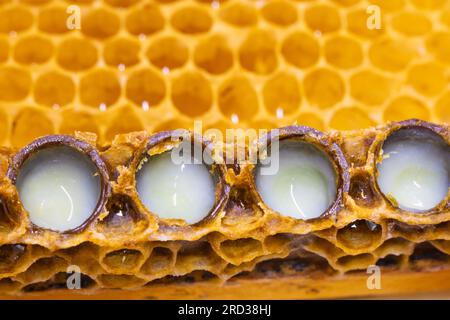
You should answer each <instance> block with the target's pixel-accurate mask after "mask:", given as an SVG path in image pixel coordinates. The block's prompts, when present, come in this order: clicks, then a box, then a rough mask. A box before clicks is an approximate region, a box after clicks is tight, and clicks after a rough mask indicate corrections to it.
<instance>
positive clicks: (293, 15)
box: [261, 0, 297, 26]
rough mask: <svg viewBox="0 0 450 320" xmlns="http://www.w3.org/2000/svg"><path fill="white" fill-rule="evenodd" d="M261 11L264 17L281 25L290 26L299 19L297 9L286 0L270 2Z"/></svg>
mask: <svg viewBox="0 0 450 320" xmlns="http://www.w3.org/2000/svg"><path fill="white" fill-rule="evenodd" d="M261 12H262V15H263V17H264V19H266V20H267V21H269V22H272V23H274V24H276V25H279V26H288V25H290V24H293V23H295V22H296V21H297V9H296V8H295V6H294V5H293V4H292V3H290V2H288V1H285V0H275V1H271V2H268V3H267V4H266V5H265V6H264V7H263V8H262V9H261Z"/></svg>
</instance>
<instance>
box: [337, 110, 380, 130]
mask: <svg viewBox="0 0 450 320" xmlns="http://www.w3.org/2000/svg"><path fill="white" fill-rule="evenodd" d="M375 124H376V122H375V121H374V120H372V119H371V118H370V116H369V114H368V113H367V112H365V111H364V110H362V109H361V108H359V107H344V108H340V109H338V110H337V111H335V112H334V113H333V115H332V117H331V120H330V127H331V128H333V129H337V130H341V131H345V130H359V129H365V128H370V127H372V126H374V125H375Z"/></svg>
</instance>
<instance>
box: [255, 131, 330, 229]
mask: <svg viewBox="0 0 450 320" xmlns="http://www.w3.org/2000/svg"><path fill="white" fill-rule="evenodd" d="M269 157H270V158H271V161H273V160H274V159H275V158H278V161H279V166H278V170H277V171H276V172H275V173H274V174H272V173H271V172H269V173H267V174H264V173H263V171H262V169H263V168H264V166H266V165H264V164H260V165H258V166H257V167H256V171H255V182H256V189H257V191H258V192H259V194H260V196H261V198H262V200H263V201H264V202H265V204H266V205H267V206H268V207H269V208H271V209H273V210H275V211H277V212H279V213H281V214H282V215H286V216H291V217H293V218H297V219H303V220H308V219H313V218H318V217H320V216H321V215H322V214H324V213H325V212H326V211H327V210H328V209H329V208H330V206H331V205H332V204H333V202H334V201H335V200H336V194H337V180H338V177H337V172H336V169H335V167H334V165H333V163H332V162H331V159H330V157H329V156H328V155H327V154H326V152H325V151H323V150H322V149H321V148H320V147H318V146H316V145H315V144H314V143H311V142H307V141H300V140H297V139H286V140H281V141H280V143H279V147H278V148H271V149H270V156H269Z"/></svg>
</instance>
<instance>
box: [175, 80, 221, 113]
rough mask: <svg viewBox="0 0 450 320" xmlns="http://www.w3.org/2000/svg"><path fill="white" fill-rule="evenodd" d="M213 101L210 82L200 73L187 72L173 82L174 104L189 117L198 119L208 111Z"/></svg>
mask: <svg viewBox="0 0 450 320" xmlns="http://www.w3.org/2000/svg"><path fill="white" fill-rule="evenodd" d="M212 99H213V94H212V89H211V86H210V84H209V81H208V80H207V79H206V78H205V77H204V76H202V75H201V74H200V73H198V72H195V71H190V72H185V73H183V74H182V75H180V76H178V77H177V78H175V79H174V80H173V82H172V102H173V104H174V106H175V107H176V108H177V109H178V110H180V112H181V113H183V114H185V115H187V116H189V117H197V116H200V115H202V114H204V113H205V112H206V111H208V110H209V108H211V105H212Z"/></svg>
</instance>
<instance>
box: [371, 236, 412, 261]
mask: <svg viewBox="0 0 450 320" xmlns="http://www.w3.org/2000/svg"><path fill="white" fill-rule="evenodd" d="M414 247H415V243H413V242H411V241H408V240H406V239H403V238H400V237H399V238H390V239H387V240H386V241H384V242H383V244H382V245H381V246H379V247H378V248H377V249H376V250H375V255H376V256H378V257H385V256H388V255H396V256H400V255H405V256H409V255H410V254H412V252H413V250H414Z"/></svg>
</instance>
